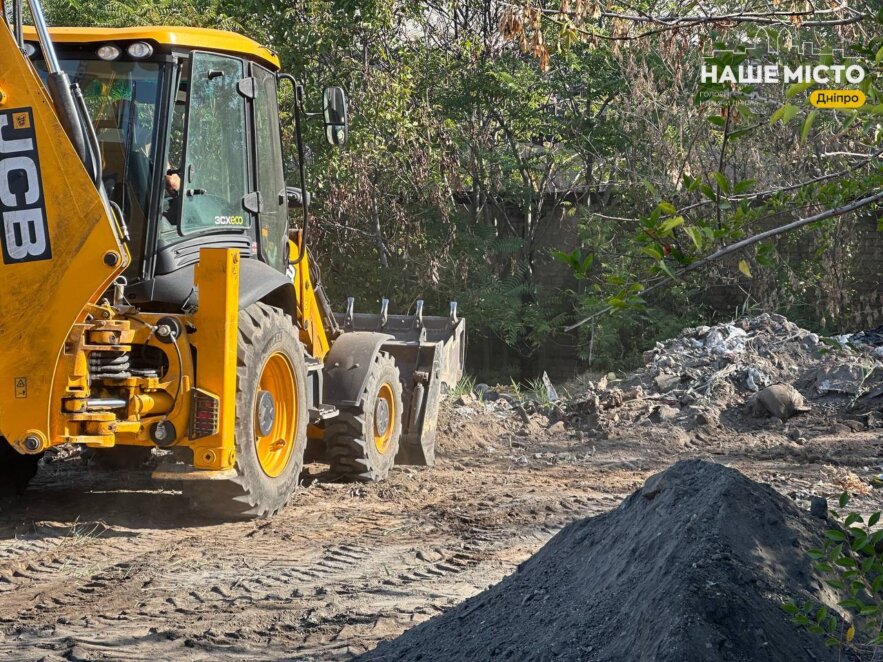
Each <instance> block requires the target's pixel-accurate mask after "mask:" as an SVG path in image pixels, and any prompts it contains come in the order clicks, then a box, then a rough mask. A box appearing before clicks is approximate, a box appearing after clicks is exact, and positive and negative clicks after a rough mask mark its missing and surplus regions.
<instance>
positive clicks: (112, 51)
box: [98, 44, 122, 60]
mask: <svg viewBox="0 0 883 662" xmlns="http://www.w3.org/2000/svg"><path fill="white" fill-rule="evenodd" d="M121 52H122V51H120V49H119V48H118V47H117V46H114V45H113V44H105V45H104V46H101V47H99V48H98V57H100V58H101V59H102V60H116V59H117V58H118V57H119V56H120V53H121Z"/></svg>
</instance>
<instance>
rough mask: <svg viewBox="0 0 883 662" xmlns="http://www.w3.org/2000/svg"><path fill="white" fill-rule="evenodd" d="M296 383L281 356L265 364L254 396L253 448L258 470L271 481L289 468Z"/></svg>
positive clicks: (288, 366)
mask: <svg viewBox="0 0 883 662" xmlns="http://www.w3.org/2000/svg"><path fill="white" fill-rule="evenodd" d="M296 390H297V384H296V382H295V377H294V369H293V368H292V367H291V363H290V362H289V361H288V359H287V358H286V357H285V356H284V355H283V354H280V353H278V352H277V353H276V354H272V355H271V356H270V358H268V359H267V362H266V363H265V364H264V369H263V371H262V372H261V378H260V380H259V382H258V392H257V394H256V395H255V406H254V419H255V422H254V426H255V448H256V450H257V455H258V462H260V464H261V469H263V470H264V473H265V474H267V475H268V476H269V477H270V478H276V477H277V476H279V475H281V474H282V472H283V471H284V470H285V467H287V466H288V461H289V460H290V459H291V454H292V453H293V452H294V445H295V442H296V436H297V397H296Z"/></svg>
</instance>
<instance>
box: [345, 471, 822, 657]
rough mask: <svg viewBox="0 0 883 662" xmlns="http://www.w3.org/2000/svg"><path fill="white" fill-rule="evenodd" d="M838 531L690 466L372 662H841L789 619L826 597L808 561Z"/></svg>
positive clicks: (741, 481) (727, 474)
mask: <svg viewBox="0 0 883 662" xmlns="http://www.w3.org/2000/svg"><path fill="white" fill-rule="evenodd" d="M824 530H825V523H824V522H823V521H822V520H820V519H815V518H812V517H810V516H809V515H808V514H806V513H803V512H801V511H800V510H798V509H797V507H796V506H794V504H793V503H791V502H790V501H789V500H788V499H786V498H785V497H783V496H781V495H780V494H778V493H777V492H775V491H774V490H773V489H772V488H770V487H768V486H766V485H762V484H759V483H755V482H754V481H752V480H750V479H748V478H746V477H745V476H744V475H742V474H741V473H739V472H738V471H736V470H734V469H729V468H726V467H724V466H721V465H718V464H713V463H709V462H703V461H699V460H689V461H683V462H678V463H677V464H675V465H674V466H672V467H670V468H669V469H667V470H666V471H664V472H662V473H660V474H657V475H656V476H653V477H652V478H650V479H649V480H648V481H647V482H646V483H645V485H644V487H643V488H641V489H640V490H638V491H637V492H635V493H634V494H632V495H631V496H630V497H629V498H628V499H626V500H625V501H624V502H623V503H622V504H621V505H620V506H619V507H618V508H616V509H615V510H613V511H611V512H609V513H606V514H604V515H601V516H599V517H593V518H590V519H585V520H582V521H578V522H575V523H573V524H571V525H569V526H567V527H566V528H565V529H563V530H562V531H561V532H560V533H558V534H557V535H556V536H555V537H554V538H552V540H550V541H549V542H548V543H547V544H546V545H545V546H544V547H543V548H542V549H541V550H540V551H539V552H537V553H536V554H535V555H534V556H533V557H531V558H530V559H529V560H527V561H526V562H525V563H523V564H522V565H521V566H519V568H518V570H517V571H516V572H515V573H514V574H513V575H511V576H509V577H507V578H506V579H504V580H503V581H502V582H500V583H499V584H497V585H496V586H494V587H492V588H490V589H488V590H487V591H485V592H483V593H480V594H479V595H477V596H475V597H473V598H471V599H469V600H467V601H466V602H464V603H462V604H460V605H459V606H457V607H456V608H454V609H451V610H450V611H448V612H446V613H444V614H442V615H441V616H438V617H436V618H433V619H431V620H429V621H427V622H426V623H423V624H421V625H419V626H417V627H415V628H413V629H411V630H409V631H408V632H406V633H405V634H404V635H402V636H401V637H399V638H398V639H395V640H393V641H389V642H385V643H383V644H381V645H380V646H378V647H377V648H376V649H375V650H374V651H371V652H369V653H367V654H366V655H364V656H363V657H362V658H360V659H363V660H424V661H428V660H445V661H453V660H464V661H465V660H487V659H512V660H552V659H555V660H661V661H671V662H675V661H677V662H682V661H684V660H746V661H748V660H751V661H759V660H771V661H772V660H775V661H777V662H778V661H781V660H835V659H837V652H836V651H834V650H831V649H828V648H826V646H825V645H824V642H823V641H822V638H821V637H817V636H815V635H812V634H809V633H807V632H805V631H804V630H802V629H801V628H799V627H797V626H795V625H792V624H791V622H790V620H789V618H788V615H787V614H786V613H785V612H784V611H783V610H782V608H781V605H782V604H783V603H784V602H785V601H786V600H787V599H788V598H789V597H793V598H794V599H797V600H801V601H802V600H804V599H809V598H812V599H816V600H818V599H824V598H825V596H824V595H822V589H821V582H820V581H819V578H818V577H816V576H815V575H814V572H813V570H812V567H811V562H810V560H809V559H808V557H807V555H806V553H805V552H806V550H808V549H810V548H812V547H817V546H820V545H821V544H822V543H821V538H822V535H823V531H824ZM827 597H828V599H825V602H830V601H831V600H832V599H833V596H827Z"/></svg>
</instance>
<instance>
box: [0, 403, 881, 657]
mask: <svg viewBox="0 0 883 662" xmlns="http://www.w3.org/2000/svg"><path fill="white" fill-rule="evenodd" d="M459 409H460V410H459V411H458V410H457V408H448V409H447V410H446V411H445V412H444V415H443V420H442V423H441V426H440V430H441V431H440V440H439V445H440V459H439V462H438V465H437V466H436V467H434V468H431V469H424V468H414V467H403V468H397V469H396V470H394V472H393V474H392V475H391V477H390V479H389V480H388V481H386V482H384V483H382V484H377V485H368V486H365V485H353V484H337V483H332V482H328V479H329V477H328V476H327V475H325V474H323V473H322V469H323V467H322V466H321V465H310V466H309V467H308V474H309V476H308V477H306V480H305V482H306V483H307V487H306V488H304V489H301V490H300V491H299V492H298V493H297V495H296V496H295V497H294V498H293V500H292V501H291V503H290V504H289V505H288V507H287V508H285V510H284V511H282V513H280V515H279V516H277V517H276V518H275V519H272V520H263V521H255V522H244V523H234V524H221V525H217V524H215V525H207V524H206V523H205V522H201V521H199V520H198V519H195V518H194V516H192V515H190V514H189V513H188V510H187V503H186V502H185V501H184V500H183V498H182V497H181V496H180V495H178V494H176V493H174V492H173V491H163V490H161V489H158V488H157V487H156V485H154V484H152V483H151V482H150V481H149V480H148V479H147V477H146V474H145V475H143V476H142V475H139V474H136V473H116V474H115V473H110V472H107V471H103V470H98V469H94V468H91V467H89V466H88V465H86V464H85V463H84V462H83V461H82V460H79V459H73V460H68V461H59V462H55V463H52V464H49V465H47V466H44V467H42V470H41V473H40V475H39V476H38V478H37V479H36V480H35V481H34V483H33V484H32V486H31V487H30V488H29V490H28V491H27V492H26V493H25V495H24V496H23V497H21V498H19V499H16V500H11V501H4V502H0V659H10V660H47V661H52V660H60V659H66V660H98V659H114V660H118V659H138V660H146V659H152V660H157V659H187V660H202V659H210V658H211V659H236V660H242V659H319V660H326V659H332V660H336V659H348V658H350V657H352V656H353V655H356V654H359V653H361V652H364V651H366V650H370V649H371V648H373V647H374V646H375V645H376V644H377V643H378V641H380V640H382V639H386V638H391V637H394V636H397V635H398V634H400V633H402V632H403V631H404V630H406V629H407V628H409V627H410V626H412V625H414V624H416V623H418V622H420V621H423V620H425V619H428V618H430V617H431V616H433V615H435V614H437V613H439V612H441V611H443V610H445V609H447V608H449V607H451V606H453V605H455V604H457V603H459V602H461V601H463V600H464V599H466V598H467V597H469V596H472V595H474V594H476V593H477V592H479V591H481V590H483V589H485V588H487V587H488V586H489V585H491V584H494V583H496V582H498V581H499V580H500V579H501V578H503V577H504V576H506V575H507V574H509V573H511V572H512V570H513V568H514V567H515V566H516V565H517V564H518V563H520V562H522V561H523V560H525V559H526V558H527V557H528V556H530V555H531V554H533V553H534V552H535V551H536V550H537V549H539V548H540V547H541V546H542V545H543V544H544V543H545V542H546V541H547V540H548V539H549V538H550V537H551V536H552V535H553V534H554V533H555V532H556V531H558V530H559V529H560V528H561V527H562V526H564V525H565V524H566V523H568V522H570V521H572V520H574V519H577V518H581V517H585V516H587V515H593V514H597V513H600V512H603V511H607V510H609V509H611V508H612V507H614V506H615V505H617V504H618V503H619V502H620V501H621V500H622V499H623V498H624V497H625V496H626V495H627V494H629V493H630V492H632V491H633V490H635V489H636V488H638V487H639V486H640V485H641V484H642V483H643V481H644V480H645V479H646V478H647V477H648V476H649V475H650V474H652V473H654V472H657V471H659V470H661V469H663V468H665V467H666V466H668V465H670V464H671V463H672V462H674V461H676V460H677V459H683V458H690V457H699V458H706V459H711V460H714V461H717V462H721V463H724V464H727V465H729V466H733V467H736V468H738V469H740V470H741V471H742V472H744V473H745V474H747V475H748V476H749V477H751V478H754V479H756V480H761V481H764V482H767V483H770V484H771V485H772V486H773V487H774V488H775V489H777V490H778V491H780V492H782V493H783V494H787V495H789V496H791V497H792V498H796V499H797V503H798V505H800V506H801V507H808V502H807V501H806V499H808V497H809V496H811V495H814V494H821V495H824V496H829V497H830V496H834V495H837V494H839V493H840V492H841V491H842V490H843V489H850V490H851V491H853V492H854V493H856V495H857V497H858V501H857V504H858V507H859V508H860V509H862V510H867V511H870V510H872V509H876V508H879V506H880V503H881V498H880V494H881V493H880V492H878V491H877V490H876V489H874V488H872V487H870V486H869V485H868V479H869V478H870V477H871V476H872V475H874V474H876V473H880V471H881V469H880V466H879V465H880V463H881V459H880V458H881V446H883V440H881V435H880V433H879V431H875V430H865V431H858V432H853V431H851V429H850V428H849V427H847V426H844V425H842V424H839V423H832V421H831V419H830V418H826V417H825V416H824V415H822V414H820V415H819V416H815V417H813V416H809V417H805V418H803V419H799V421H800V422H799V425H800V430H799V436H800V443H797V442H795V441H793V440H792V438H794V437H795V432H794V430H793V429H791V428H789V427H785V426H782V425H781V424H779V423H775V424H774V423H772V422H769V423H766V424H764V426H759V427H756V428H755V429H750V430H734V429H729V428H722V429H716V430H712V431H709V430H708V429H705V428H699V429H697V430H695V431H692V432H688V431H683V430H680V429H673V428H665V427H652V426H651V427H628V428H626V429H624V430H622V431H620V432H618V433H613V434H597V433H593V432H588V431H584V430H580V429H578V427H573V426H572V425H571V426H568V425H565V424H564V423H562V422H559V423H557V424H556V425H553V426H551V427H549V428H545V427H543V425H541V424H539V423H538V422H537V421H536V420H531V421H530V422H529V423H527V424H524V423H523V422H522V421H521V420H520V419H519V418H518V417H515V416H503V415H501V414H498V413H494V412H488V413H480V412H477V411H476V412H475V413H469V412H468V411H464V408H462V407H461V408H459ZM795 420H797V419H795Z"/></svg>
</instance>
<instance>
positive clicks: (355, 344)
mask: <svg viewBox="0 0 883 662" xmlns="http://www.w3.org/2000/svg"><path fill="white" fill-rule="evenodd" d="M392 339H393V337H392V336H391V335H389V334H386V333H372V332H369V331H355V332H353V333H344V334H343V335H341V336H340V337H339V338H337V340H335V341H334V343H333V344H332V345H331V350H330V351H329V352H328V354H327V355H326V356H325V385H324V398H323V400H324V402H326V403H328V404H331V405H334V406H336V407H341V406H342V407H358V406H359V405H361V403H362V392H363V391H364V390H365V383H366V381H367V379H368V371H369V370H370V369H371V366H373V365H374V357H375V356H377V352H379V351H380V348H381V346H383V344H384V343H386V342H388V341H390V340H392Z"/></svg>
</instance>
